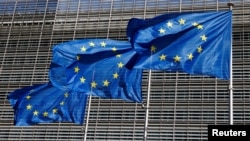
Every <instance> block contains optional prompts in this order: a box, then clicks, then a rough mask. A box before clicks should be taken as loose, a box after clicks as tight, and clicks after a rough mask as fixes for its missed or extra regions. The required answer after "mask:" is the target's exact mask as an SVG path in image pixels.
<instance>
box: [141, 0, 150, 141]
mask: <svg viewBox="0 0 250 141" xmlns="http://www.w3.org/2000/svg"><path fill="white" fill-rule="evenodd" d="M146 8H147V0H145V3H144V15H143V18H144V19H145V18H146ZM151 62H152V51H151V56H150V63H151ZM151 74H152V70H151V69H149V72H148V89H147V103H146V107H144V108H146V113H145V123H144V137H143V141H147V136H148V115H149V101H150V90H151ZM143 106H144V105H143Z"/></svg>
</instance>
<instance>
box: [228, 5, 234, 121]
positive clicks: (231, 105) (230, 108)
mask: <svg viewBox="0 0 250 141" xmlns="http://www.w3.org/2000/svg"><path fill="white" fill-rule="evenodd" d="M227 5H228V6H229V8H230V10H233V6H234V4H233V3H228V4H227ZM232 42H233V38H232V34H231V52H230V57H231V58H230V81H229V91H230V100H229V101H230V102H229V104H230V107H229V112H230V115H229V118H230V119H229V122H230V125H233V123H234V121H233V120H234V119H233V43H232Z"/></svg>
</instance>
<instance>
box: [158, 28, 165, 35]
mask: <svg viewBox="0 0 250 141" xmlns="http://www.w3.org/2000/svg"><path fill="white" fill-rule="evenodd" d="M158 31H159V32H160V34H164V33H165V31H166V30H164V29H163V28H161V29H159V30H158Z"/></svg>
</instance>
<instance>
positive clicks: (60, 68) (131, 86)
mask: <svg viewBox="0 0 250 141" xmlns="http://www.w3.org/2000/svg"><path fill="white" fill-rule="evenodd" d="M135 53H136V52H135V51H134V50H133V48H132V47H131V44H130V42H127V41H116V40H111V39H82V40H74V41H69V42H65V43H62V44H59V45H56V46H54V48H53V59H52V63H51V66H50V71H49V78H50V81H51V82H52V84H53V85H54V86H56V87H58V88H64V89H72V90H74V91H78V92H83V93H85V94H87V95H94V96H99V97H101V98H110V99H123V100H126V101H132V102H142V94H141V81H142V69H133V68H132V69H128V68H127V67H126V64H127V62H128V61H130V60H131V58H132V57H133V56H134V54H135Z"/></svg>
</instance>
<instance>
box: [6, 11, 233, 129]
mask: <svg viewBox="0 0 250 141" xmlns="http://www.w3.org/2000/svg"><path fill="white" fill-rule="evenodd" d="M231 36H232V12H231V11H221V12H217V11H216V12H192V13H191V12H185V13H172V14H164V15H161V16H157V17H154V18H152V19H146V20H144V19H137V18H133V19H131V20H129V22H128V26H127V37H128V40H129V41H117V40H111V39H79V40H73V41H68V42H65V43H61V44H58V45H56V46H54V47H53V58H52V61H51V65H50V70H49V79H50V80H49V82H48V83H46V84H37V85H33V86H27V87H24V88H21V89H17V90H15V91H13V92H12V93H10V94H9V95H8V99H9V101H10V103H11V105H12V106H13V109H14V111H15V125H20V126H21V125H34V124H38V123H49V122H73V123H77V124H82V123H83V120H84V112H85V106H86V101H87V97H88V95H94V96H99V97H101V98H111V99H122V100H125V101H131V102H140V103H141V102H142V101H143V100H142V94H141V83H142V72H143V69H152V70H164V71H183V72H186V73H189V74H199V75H207V76H211V77H217V78H220V79H225V80H228V79H229V78H230V59H231V56H230V52H231V45H232V41H231V40H232V39H231Z"/></svg>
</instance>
